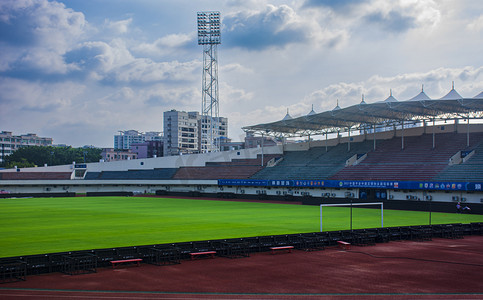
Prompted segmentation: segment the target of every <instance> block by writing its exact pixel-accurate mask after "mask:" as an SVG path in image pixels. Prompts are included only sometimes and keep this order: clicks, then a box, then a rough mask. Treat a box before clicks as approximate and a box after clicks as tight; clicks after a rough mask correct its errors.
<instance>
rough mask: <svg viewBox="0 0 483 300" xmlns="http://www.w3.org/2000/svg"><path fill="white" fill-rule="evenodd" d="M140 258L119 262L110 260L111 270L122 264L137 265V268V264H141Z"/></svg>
mask: <svg viewBox="0 0 483 300" xmlns="http://www.w3.org/2000/svg"><path fill="white" fill-rule="evenodd" d="M142 261H143V259H142V258H132V259H121V260H111V264H112V268H113V269H115V268H116V265H117V264H124V263H137V265H138V267H139V263H140V262H142Z"/></svg>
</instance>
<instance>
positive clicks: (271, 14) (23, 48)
mask: <svg viewBox="0 0 483 300" xmlns="http://www.w3.org/2000/svg"><path fill="white" fill-rule="evenodd" d="M198 11H220V12H221V15H222V24H223V25H222V43H221V45H219V46H218V60H219V87H220V115H221V116H224V117H227V118H228V119H229V136H230V137H231V138H232V139H233V140H235V141H239V140H242V139H243V137H244V134H243V131H242V130H241V127H243V126H247V125H254V124H258V123H264V122H272V121H277V120H280V119H282V118H283V117H284V115H285V113H286V111H287V109H289V112H290V114H291V115H292V116H300V115H303V114H307V113H308V112H309V111H310V110H311V106H312V105H313V106H314V110H315V111H316V112H321V111H325V110H330V109H332V108H333V107H335V106H336V103H337V100H338V101H339V106H341V107H347V106H350V105H354V104H357V103H359V102H360V101H361V95H362V94H364V95H365V101H366V102H368V103H372V102H376V101H380V100H384V99H385V98H386V97H387V96H389V90H390V89H392V92H393V95H394V97H395V98H396V99H398V100H407V99H409V98H411V97H413V96H415V95H416V94H418V93H419V91H420V90H421V85H423V84H424V91H425V92H426V93H427V94H428V95H429V96H430V97H431V98H440V97H442V96H444V95H445V94H446V93H447V92H448V91H449V90H450V89H451V82H452V81H454V82H455V88H456V90H457V91H458V92H459V93H460V94H461V95H462V96H463V97H474V96H475V95H477V94H478V93H480V92H481V91H483V54H482V53H483V1H474V0H393V1H387V0H338V1H330V0H300V1H295V0H293V1H290V0H286V1H282V0H272V1H265V0H226V1H214V0H197V1H193V0H136V1H132V0H82V1H80V0H65V1H62V0H58V1H47V0H1V1H0V130H5V131H12V132H13V134H16V135H18V134H25V133H29V132H32V133H37V134H38V135H39V136H46V137H52V138H53V139H54V143H56V144H68V145H72V146H74V147H79V146H83V145H94V146H98V147H112V146H113V136H114V135H115V134H116V133H117V132H118V131H119V130H129V129H135V130H139V131H162V130H163V112H164V111H167V110H171V109H176V110H184V111H200V109H201V74H202V69H201V68H202V47H201V46H199V45H198V44H197V32H196V30H197V28H196V26H197V24H196V13H197V12H198Z"/></svg>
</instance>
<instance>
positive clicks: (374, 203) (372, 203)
mask: <svg viewBox="0 0 483 300" xmlns="http://www.w3.org/2000/svg"><path fill="white" fill-rule="evenodd" d="M357 205H380V206H381V227H382V228H384V204H383V202H366V203H338V204H320V232H322V207H324V206H351V207H352V206H357ZM351 229H352V214H351Z"/></svg>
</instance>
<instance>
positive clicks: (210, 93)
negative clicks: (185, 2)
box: [198, 11, 221, 152]
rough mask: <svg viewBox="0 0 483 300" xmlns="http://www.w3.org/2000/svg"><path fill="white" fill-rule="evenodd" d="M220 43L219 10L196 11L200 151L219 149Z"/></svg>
mask: <svg viewBox="0 0 483 300" xmlns="http://www.w3.org/2000/svg"><path fill="white" fill-rule="evenodd" d="M220 43H221V35H220V12H218V11H210V12H198V45H203V78H202V101H201V124H202V126H201V149H200V150H201V152H212V151H218V150H219V146H217V145H216V140H217V139H218V140H219V126H218V121H219V107H218V104H219V99H218V54H217V45H218V44H220ZM203 125H206V126H203ZM203 127H205V128H203ZM205 129H206V130H205ZM204 141H206V146H204ZM204 147H206V149H204Z"/></svg>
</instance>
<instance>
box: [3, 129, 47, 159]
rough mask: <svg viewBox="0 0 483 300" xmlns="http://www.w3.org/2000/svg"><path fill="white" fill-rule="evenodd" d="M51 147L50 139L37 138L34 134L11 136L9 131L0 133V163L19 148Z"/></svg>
mask: <svg viewBox="0 0 483 300" xmlns="http://www.w3.org/2000/svg"><path fill="white" fill-rule="evenodd" d="M28 146H52V138H46V137H38V136H37V135H36V134H35V133H27V134H22V135H13V134H12V132H10V131H2V132H0V162H3V161H4V160H3V157H4V156H8V155H10V154H12V153H13V152H15V151H16V150H17V149H19V148H21V147H28Z"/></svg>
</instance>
